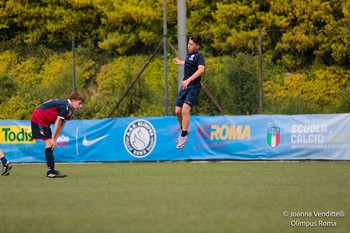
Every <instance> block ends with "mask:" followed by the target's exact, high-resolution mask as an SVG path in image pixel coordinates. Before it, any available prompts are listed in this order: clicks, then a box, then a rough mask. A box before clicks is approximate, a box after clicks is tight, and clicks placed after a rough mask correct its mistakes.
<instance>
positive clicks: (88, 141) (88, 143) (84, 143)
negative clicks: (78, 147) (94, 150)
mask: <svg viewBox="0 0 350 233" xmlns="http://www.w3.org/2000/svg"><path fill="white" fill-rule="evenodd" d="M108 135H109V134H107V135H104V136H102V137H99V138H95V139H93V140H87V139H86V136H85V137H84V139H83V145H84V146H91V145H93V144H95V143H96V142H98V141H101V140H102V139H104V138H105V137H108Z"/></svg>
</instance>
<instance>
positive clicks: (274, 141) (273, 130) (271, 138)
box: [267, 126, 281, 148]
mask: <svg viewBox="0 0 350 233" xmlns="http://www.w3.org/2000/svg"><path fill="white" fill-rule="evenodd" d="M280 138H281V129H280V127H277V126H272V127H269V128H267V144H268V145H269V146H270V147H272V148H276V147H277V146H278V145H279V144H280Z"/></svg>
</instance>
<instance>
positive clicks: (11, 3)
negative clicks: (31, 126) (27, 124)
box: [0, 0, 350, 119]
mask: <svg viewBox="0 0 350 233" xmlns="http://www.w3.org/2000/svg"><path fill="white" fill-rule="evenodd" d="M186 4H187V31H188V34H197V33H198V34H201V35H203V37H204V39H205V44H204V47H203V49H204V52H205V55H206V56H207V57H208V64H209V65H210V68H211V69H208V72H207V73H206V77H208V78H205V79H204V81H205V82H207V83H208V84H209V88H211V90H212V91H213V92H214V94H216V95H215V96H216V98H217V99H218V100H219V101H220V103H222V105H223V106H224V107H225V108H226V109H228V113H229V114H255V113H259V110H258V108H257V107H255V105H256V103H255V102H254V104H252V103H251V102H252V100H253V101H256V99H257V98H258V96H257V95H258V94H257V85H259V83H258V78H257V77H258V75H259V74H258V73H259V71H258V69H255V68H251V64H257V63H256V59H257V58H258V56H257V53H258V49H259V48H258V47H259V43H258V38H259V35H260V36H262V38H263V40H262V43H261V44H260V46H261V49H262V53H263V55H264V56H263V59H264V65H263V68H264V75H265V76H264V80H263V81H264V82H263V88H264V104H265V106H266V107H265V109H264V113H289V114H290V113H310V112H311V113H318V112H344V111H348V109H349V107H347V104H346V103H347V100H348V99H349V98H348V95H347V93H348V89H349V87H348V83H349V79H350V77H349V76H350V75H349V67H350V60H349V58H350V56H349V55H350V54H349V53H350V49H349V48H350V30H349V29H350V27H349V25H350V24H349V23H350V2H349V1H346V0H337V1H336V0H333V1H321V0H306V1H298V0H277V1H271V0H236V1H229V0H222V1H215V0H214V1H212V0H204V1H187V2H186ZM167 22H168V35H169V38H170V40H172V41H173V43H174V44H175V46H176V34H177V1H176V0H168V1H167ZM162 23H163V0H156V1H154V0H152V1H151V0H144V1H132V0H126V1H125V0H39V1H30V0H4V1H1V2H0V52H1V54H0V62H1V68H0V81H1V85H0V86H1V90H2V94H1V95H0V101H1V104H2V108H6V109H7V108H8V109H7V113H6V114H3V113H1V114H0V115H1V118H2V119H6V118H10V119H28V117H29V116H28V115H29V110H26V109H31V108H33V107H34V106H35V105H36V104H37V103H39V102H40V101H42V100H43V98H44V97H45V96H47V97H51V96H53V95H54V94H56V95H59V96H62V95H63V93H60V91H62V90H66V89H70V85H71V83H70V82H67V80H69V76H70V75H71V68H72V67H71V65H70V64H66V63H65V61H67V60H71V59H72V57H71V53H70V52H69V49H70V47H69V46H68V49H63V51H62V47H63V45H62V43H63V41H67V42H70V41H71V38H72V36H73V35H74V38H75V39H76V40H77V41H79V40H80V41H82V43H81V44H80V47H79V46H78V47H77V53H78V55H80V56H81V57H78V58H77V59H78V61H77V62H78V63H79V62H80V63H79V64H78V66H77V75H78V78H79V80H78V87H79V88H80V89H82V90H84V92H85V93H86V94H87V95H88V96H89V102H88V103H90V104H89V105H90V106H89V105H88V107H87V109H86V111H85V113H83V115H82V117H86V118H88V117H89V118H91V117H92V118H98V117H103V116H106V112H108V109H110V106H111V105H113V103H114V102H115V99H111V98H110V97H111V96H112V95H115V96H116V98H118V95H120V93H119V92H121V89H123V88H121V87H126V86H127V85H128V84H129V82H130V80H131V79H132V77H133V76H134V74H135V72H137V70H138V69H139V66H138V67H135V65H136V64H139V63H137V62H140V63H142V62H144V61H145V60H147V58H148V57H149V54H150V53H151V52H152V51H150V50H149V49H148V48H153V47H154V46H155V44H157V43H159V41H161V39H162V36H163V27H162ZM58 48H60V49H58ZM135 48H138V49H137V50H135ZM96 54H105V56H106V57H108V58H109V59H102V60H103V62H101V61H98V60H96ZM106 54H107V55H106ZM242 54H245V55H242ZM171 56H173V55H171ZM112 58H113V59H112ZM209 58H210V59H209ZM242 59H243V61H242ZM244 59H246V60H244ZM252 61H254V62H252ZM135 62H136V63H135ZM240 62H241V63H240ZM121 64H123V65H121ZM154 64H157V66H158V67H162V66H163V64H162V58H161V57H159V58H158V59H156V61H155V62H154ZM223 64H225V65H224V66H223ZM242 64H243V66H242ZM153 66H154V65H151V67H150V70H149V71H147V72H148V73H147V72H146V73H145V76H147V78H145V79H144V80H143V81H140V83H139V84H138V86H136V87H135V89H134V90H133V91H132V92H133V93H132V96H133V98H130V99H128V100H127V101H126V102H125V103H124V105H125V106H121V108H122V110H120V111H119V113H118V115H117V116H129V115H162V112H163V111H162V110H161V109H162V106H161V105H162V104H160V103H161V102H162V101H163V100H162V99H163V96H162V78H159V77H162V76H163V74H162V71H161V70H159V69H158V68H157V66H154V67H153ZM126 67H128V69H125V68H126ZM169 67H172V66H171V64H169ZM230 67H235V71H234V72H231V69H230ZM169 72H173V73H176V69H175V68H173V67H172V68H170V71H169ZM173 73H171V75H173ZM150 75H152V77H153V78H151V77H149V76H150ZM155 77H158V78H155ZM212 77H214V78H212ZM242 77H243V79H242ZM247 80H249V82H247ZM252 80H253V81H252ZM245 83H248V84H246V85H248V88H246V89H247V91H245V92H244V93H248V94H249V95H252V96H249V95H247V96H242V93H240V92H239V91H241V90H242V88H240V87H242V86H243V85H245ZM221 84H226V85H224V88H223V87H222V86H221ZM235 85H236V86H235ZM169 86H170V94H172V95H176V90H177V86H176V83H175V82H170V83H169ZM33 87H34V88H33ZM226 87H227V88H226ZM250 87H251V88H250ZM35 89H42V90H44V91H36V92H37V93H35ZM124 89H125V88H124ZM45 90H48V91H47V93H45V95H43V93H42V92H45ZM249 90H250V91H249ZM159 92H160V94H159V95H155V94H154V93H159ZM220 93H234V95H233V96H234V97H233V98H234V99H236V102H237V103H235V105H234V106H232V102H234V101H231V102H229V101H228V102H226V101H227V98H226V97H222V96H221V95H220ZM254 93H255V94H254ZM64 94H67V93H64ZM145 97H146V99H147V98H148V99H154V104H152V105H149V104H148V103H147V101H146V100H145ZM171 98H173V97H171ZM171 98H170V100H171V101H172V99H171ZM22 99H31V100H32V101H29V102H26V103H21V101H20V100H22ZM237 99H240V100H239V101H238V100H237ZM101 101H102V103H103V104H101V105H96V103H101ZM202 102H203V103H202V106H203V107H199V106H198V108H197V112H198V113H202V114H210V115H212V114H219V113H218V111H217V109H215V107H213V106H212V105H211V104H210V100H208V99H206V98H203V99H202ZM281 103H282V104H281ZM28 105H30V106H28ZM96 106H99V107H96ZM324 106H332V107H331V108H329V107H328V108H326V107H324ZM130 109H131V110H130ZM170 112H172V111H170ZM195 112H196V111H195Z"/></svg>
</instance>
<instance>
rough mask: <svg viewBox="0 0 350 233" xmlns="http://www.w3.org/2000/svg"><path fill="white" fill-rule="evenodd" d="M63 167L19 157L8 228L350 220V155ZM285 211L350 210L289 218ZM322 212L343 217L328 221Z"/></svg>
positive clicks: (209, 232)
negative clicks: (48, 173) (52, 172)
mask: <svg viewBox="0 0 350 233" xmlns="http://www.w3.org/2000/svg"><path fill="white" fill-rule="evenodd" d="M56 169H58V170H60V171H61V172H62V173H66V174H67V175H68V177H67V178H64V179H49V178H46V177H45V170H46V168H45V165H44V164H29V165H28V164H27V165H22V164H14V166H13V169H12V170H11V174H10V176H8V177H0V189H1V196H0V206H1V207H0V232H1V233H12V232H24V233H32V232H33V233H42V232H45V233H47V232H49V233H55V232H60V233H61V232H65V233H75V232H84V233H104V232H130V233H138V232H140V233H151V232H152V233H158V232H159V233H172V232H174V233H175V232H176V233H177V232H179V233H190V232H198V233H221V232H227V233H231V232H242V233H249V232H257V233H264V232H266V233H274V232H276V233H284V232H321V233H322V232H327V233H328V232H344V233H345V232H349V229H350V162H229V163H227V162H208V163H189V162H162V163H156V162H154V163H107V164H56ZM284 211H287V213H288V215H290V213H291V211H292V212H297V213H300V212H303V213H304V212H312V213H314V212H313V211H319V212H326V211H344V212H343V213H344V215H345V216H343V217H317V216H312V217H300V216H299V217H284V216H283V213H284ZM320 220H321V221H323V222H322V224H324V223H325V222H326V223H327V224H330V223H328V222H331V223H332V224H334V223H335V224H336V226H320V222H319V221H320ZM306 222H310V223H312V224H315V223H317V226H310V227H306V226H305V224H307V223H306ZM313 222H314V223H313ZM300 224H304V225H302V226H300ZM292 225H293V226H292Z"/></svg>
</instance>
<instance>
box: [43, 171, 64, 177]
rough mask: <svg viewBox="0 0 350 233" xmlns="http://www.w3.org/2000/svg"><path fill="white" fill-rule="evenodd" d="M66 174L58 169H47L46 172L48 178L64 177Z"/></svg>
mask: <svg viewBox="0 0 350 233" xmlns="http://www.w3.org/2000/svg"><path fill="white" fill-rule="evenodd" d="M66 176H67V175H65V174H61V173H60V172H59V171H56V170H55V171H48V172H47V174H46V177H48V178H64V177H66Z"/></svg>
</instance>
